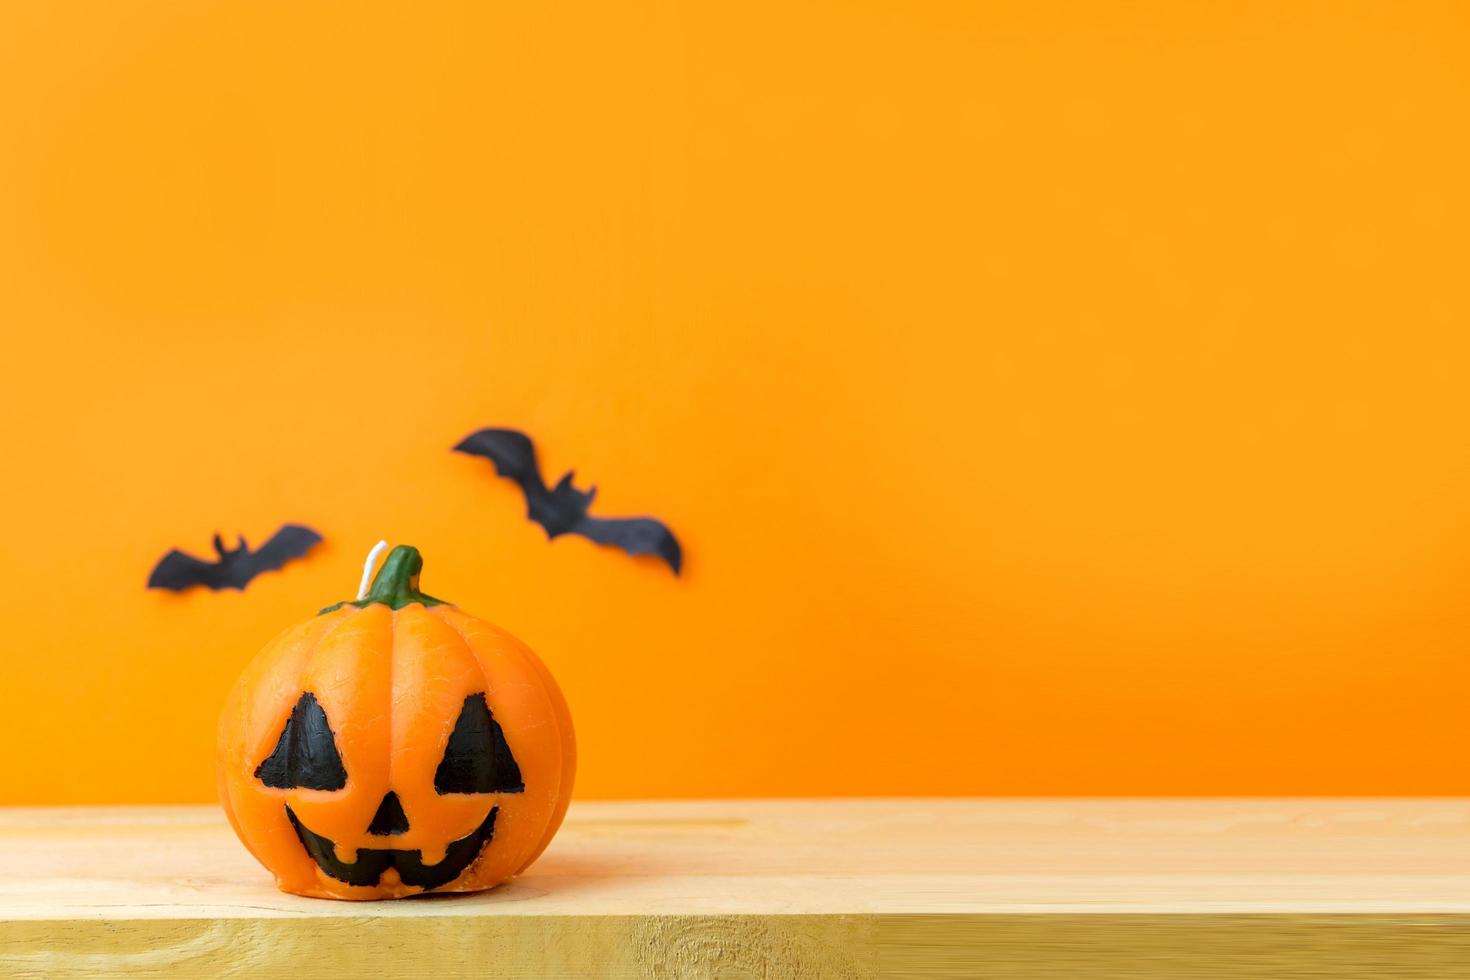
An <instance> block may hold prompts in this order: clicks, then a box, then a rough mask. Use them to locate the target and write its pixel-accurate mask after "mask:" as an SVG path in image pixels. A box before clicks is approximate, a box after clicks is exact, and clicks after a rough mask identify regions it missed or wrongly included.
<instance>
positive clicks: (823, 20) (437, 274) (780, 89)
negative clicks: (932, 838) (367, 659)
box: [0, 0, 1470, 802]
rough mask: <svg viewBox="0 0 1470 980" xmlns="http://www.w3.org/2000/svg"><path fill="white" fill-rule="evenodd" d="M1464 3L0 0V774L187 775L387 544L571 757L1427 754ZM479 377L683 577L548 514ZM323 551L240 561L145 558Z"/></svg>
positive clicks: (1451, 706) (1464, 368)
mask: <svg viewBox="0 0 1470 980" xmlns="http://www.w3.org/2000/svg"><path fill="white" fill-rule="evenodd" d="M1467 42H1470V20H1467V17H1466V14H1465V10H1464V8H1463V5H1460V4H1454V3H1448V2H1447V3H1431V2H1422V3H1395V2H1390V0H1384V2H1380V3H1359V4H1350V3H1349V4H1332V5H1322V4H1306V3H1300V4H1298V3H1286V4H1281V3H1277V2H1260V3H1233V4H1218V3H1177V2H1173V0H1145V2H1142V3H1129V4H1119V3H1107V2H1094V3H1055V2H1053V3H1045V2H1044V3H1039V4H1038V3H1031V2H1029V0H1028V2H1020V0H1017V2H985V3H940V2H933V3H866V4H862V3H849V2H841V3H839V2H825V3H803V4H790V3H767V2H757V3H753V4H725V5H712V4H701V3H683V4H669V3H658V4H646V5H645V4H636V3H635V4H598V3H587V4H572V5H567V4H505V3H502V4H490V5H487V4H482V3H471V2H464V3H457V2H439V3H429V4H371V5H370V4H360V3H328V2H310V3H304V4H303V3H299V2H296V0H291V2H284V0H282V2H222V3H199V2H194V0H178V2H173V0H148V2H143V3H130V4H102V3H97V4H86V3H50V2H40V0H37V2H29V0H27V2H9V3H6V4H4V5H3V6H0V133H3V134H4V150H3V152H0V328H3V330H4V348H3V350H4V357H3V362H0V371H3V385H0V408H3V411H4V419H5V426H4V434H3V436H0V438H3V447H0V448H3V460H4V463H3V465H4V474H5V478H4V480H3V481H0V515H3V516H0V521H3V527H0V532H3V533H0V550H3V554H0V593H3V594H4V595H5V596H6V597H7V599H8V603H9V608H8V610H7V615H6V619H5V626H4V635H5V640H4V647H3V649H4V652H3V653H0V657H3V683H0V718H3V719H4V732H5V737H4V738H3V740H0V800H3V801H4V802H43V801H171V800H202V799H208V798H210V796H211V794H212V788H211V786H212V784H211V775H210V765H211V753H212V731H213V724H214V717H215V713H216V710H217V708H218V704H219V702H220V700H221V698H222V696H223V694H224V692H225V690H226V688H227V686H228V685H229V684H230V682H231V681H232V680H233V678H234V676H235V675H236V673H237V672H238V671H239V670H240V668H241V666H242V665H243V664H244V663H245V661H246V660H247V659H248V658H249V657H250V656H251V655H252V654H253V653H254V651H255V650H256V649H257V648H259V647H260V645H261V644H262V643H263V642H264V641H265V640H266V639H267V638H268V637H270V636H271V635H272V634H274V633H275V632H276V631H278V630H279V629H281V628H283V627H284V626H286V625H288V624H290V623H292V622H295V621H297V620H299V619H302V618H305V617H307V616H310V615H311V614H312V613H313V612H314V611H315V610H316V609H317V608H318V607H320V606H322V605H325V604H326V603H329V602H333V601H336V600H339V599H342V598H346V597H347V596H348V595H349V593H350V592H351V591H352V589H353V588H354V586H355V583H356V579H357V574H358V569H359V566H360V562H361V560H362V555H363V552H364V551H365V550H366V548H367V547H368V546H369V545H370V544H371V543H372V542H373V541H375V540H377V538H378V537H380V536H382V537H387V538H389V539H391V540H392V541H395V542H408V543H413V544H417V545H418V546H420V547H421V548H422V549H423V551H424V552H425V555H426V557H427V570H426V574H425V579H424V582H425V586H426V588H428V589H429V590H430V591H432V592H434V593H438V594H441V595H445V596H448V597H451V598H454V599H455V600H457V601H458V602H459V603H460V604H461V605H462V606H464V607H466V608H468V609H470V610H471V611H475V612H478V613H480V614H481V615H484V616H486V617H488V618H491V619H493V620H494V621H496V622H498V623H500V624H501V625H503V626H506V627H507V628H509V629H511V630H512V631H513V632H515V633H517V634H519V635H521V636H522V637H523V638H525V639H526V640H527V641H528V642H530V643H531V644H532V645H533V646H534V647H535V648H536V649H537V650H539V651H540V652H541V653H542V655H543V656H544V658H545V659H546V660H547V661H548V663H549V664H550V665H551V667H552V669H553V670H554V672H555V673H556V674H557V676H558V677H559V678H560V679H561V680H562V682H563V684H564V686H565V688H566V691H567V694H568V696H569V698H570V700H571V702H572V707H573V711H574V714H575V716H576V718H577V720H578V723H579V729H580V735H581V740H582V745H583V750H584V767H583V770H582V775H581V781H580V785H579V790H580V792H581V794H582V795H584V796H591V797H625V796H647V795H655V796H663V795H685V794H691V795H704V794H770V795H786V794H837V793H842V794H887V793H934V794H952V793H1446V792H1454V793H1466V792H1470V767H1467V766H1466V764H1465V758H1466V747H1467V745H1466V743H1467V734H1466V710H1465V704H1466V696H1467V688H1470V612H1467V610H1470V451H1467V449H1466V445H1467V442H1470V382H1467V378H1470V291H1467V289H1466V274H1467V273H1466V270H1467V261H1466V260H1467V258H1470V254H1467V253H1470V250H1467V247H1466V229H1467V228H1470V181H1467V180H1466V174H1467V173H1470V143H1467V136H1466V133H1467V130H1466V126H1465V120H1466V116H1467V109H1470V68H1467V66H1470V43H1467ZM490 424H501V425H513V426H519V427H523V428H525V429H527V430H528V431H530V432H531V433H532V434H533V435H534V436H536V437H537V439H538V440H539V441H540V442H541V444H542V446H543V448H544V452H545V456H546V458H547V459H546V461H547V463H548V467H549V468H550V469H551V470H553V471H554V472H559V471H560V468H566V467H571V466H575V467H576V468H577V471H578V474H579V477H580V478H582V479H583V480H586V481H592V482H596V483H597V484H598V485H599V486H600V487H601V497H600V498H599V504H600V505H602V507H603V510H604V512H606V513H614V514H615V513H618V512H627V511H642V510H646V511H649V512H652V513H654V514H658V515H660V516H663V517H665V518H666V519H667V520H668V521H669V522H670V523H671V524H672V525H673V526H674V527H675V528H677V529H678V530H679V531H680V532H681V534H682V535H683V537H684V540H685V542H686V544H687V548H688V552H689V560H688V572H687V575H686V576H685V577H684V578H683V579H681V580H677V581H676V580H674V579H673V578H672V577H671V576H670V575H668V574H667V573H666V572H665V571H663V570H662V569H661V568H660V567H658V566H657V565H655V564H652V563H638V562H632V561H629V560H626V559H624V558H621V557H619V556H617V555H615V554H612V553H608V552H604V551H600V550H598V549H596V548H594V547H592V546H591V545H589V544H586V543H585V542H581V541H577V540H561V541H557V542H556V543H554V544H551V545H548V544H547V543H546V542H545V541H544V540H543V539H542V538H541V536H540V534H539V532H538V531H537V530H536V529H535V528H533V527H532V526H530V525H528V524H527V523H526V522H525V520H524V519H523V517H522V514H521V504H520V502H519V501H518V500H517V498H516V496H515V494H514V491H513V490H512V489H511V488H510V487H509V486H507V485H506V484H504V483H501V482H498V481H496V480H494V479H493V478H492V477H491V474H490V472H489V466H488V464H485V463H482V462H479V461H476V460H472V459H468V458H466V457H463V456H457V455H454V454H451V453H450V452H449V451H448V447H449V446H450V445H451V444H452V443H453V442H454V441H455V440H457V439H458V438H459V437H460V436H462V435H464V434H465V433H467V432H468V431H470V430H472V429H474V428H477V427H479V426H482V425H490ZM283 520H298V521H304V522H307V523H310V524H313V525H316V526H318V527H320V528H321V529H322V530H323V531H324V532H325V533H326V534H327V535H328V537H329V538H330V544H329V545H328V546H327V547H326V548H324V549H323V550H321V551H320V552H319V553H318V554H317V555H316V556H314V557H313V558H312V559H311V560H309V561H308V562H306V563H303V564H299V565H296V566H293V567H291V568H290V569H289V570H288V571H286V572H284V573H282V574H279V575H272V576H268V577H266V578H263V579H261V580H260V581H258V582H257V583H256V585H255V586H254V587H253V588H252V589H251V590H250V591H249V592H247V593H245V594H243V595H237V594H223V595H213V594H208V593H203V594H189V595H187V596H184V597H182V598H178V597H173V596H169V595H163V594H157V593H149V592H145V591H144V590H143V588H142V584H143V581H144V579H145V577H146V576H147V573H148V570H149V568H150V566H151V564H152V562H153V560H154V559H155V558H156V557H157V556H158V555H159V554H161V553H162V552H163V551H164V550H166V549H167V548H169V547H170V546H174V545H179V546H184V547H187V548H190V549H194V550H203V549H205V548H207V544H208V538H209V535H210V533H211V532H212V531H213V530H214V529H215V528H217V527H218V528H220V529H221V530H224V531H227V532H234V531H242V532H244V533H245V534H246V535H247V536H250V537H252V538H254V539H257V540H258V539H259V538H261V537H262V536H263V535H265V534H267V533H268V532H269V531H271V530H272V529H273V528H274V527H275V526H276V525H277V524H279V523H280V522H281V521H283Z"/></svg>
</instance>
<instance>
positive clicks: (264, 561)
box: [148, 524, 322, 592]
mask: <svg viewBox="0 0 1470 980" xmlns="http://www.w3.org/2000/svg"><path fill="white" fill-rule="evenodd" d="M321 540H322V536H321V535H320V534H318V533H316V532H315V531H313V530H312V529H311V528H309V527H302V526H301V525H300V524H285V525H283V526H282V527H281V529H280V530H279V531H277V532H276V533H275V534H273V535H271V539H270V540H269V541H267V542H266V543H265V544H263V545H261V547H260V550H259V551H251V550H250V546H249V545H247V544H246V543H245V538H244V537H243V536H242V537H241V538H240V544H239V546H238V547H235V548H226V547H225V542H224V540H223V539H222V538H221V537H220V536H219V535H218V534H216V535H215V536H214V550H215V551H217V552H218V553H219V558H218V560H216V561H205V560H204V559H202V558H195V557H194V556H193V555H187V554H185V553H184V552H182V551H179V550H178V549H177V548H175V549H174V550H173V551H170V552H169V553H168V554H166V555H164V556H163V558H162V559H160V560H159V562H158V564H157V565H155V566H153V574H152V575H149V576H148V588H150V589H172V590H173V591H174V592H182V591H184V590H185V589H187V588H189V587H190V586H194V585H203V586H205V587H206V588H209V589H213V590H216V591H217V590H219V589H244V588H245V586H246V585H248V584H250V580H251V579H253V578H255V576H257V575H259V574H260V573H261V572H273V571H275V570H276V569H278V568H280V567H281V566H282V565H284V564H286V562H288V561H290V560H292V559H293V558H300V557H301V556H302V555H304V554H306V553H307V552H308V551H310V550H311V549H312V547H313V546H314V545H316V544H317V543H319V542H320V541H321Z"/></svg>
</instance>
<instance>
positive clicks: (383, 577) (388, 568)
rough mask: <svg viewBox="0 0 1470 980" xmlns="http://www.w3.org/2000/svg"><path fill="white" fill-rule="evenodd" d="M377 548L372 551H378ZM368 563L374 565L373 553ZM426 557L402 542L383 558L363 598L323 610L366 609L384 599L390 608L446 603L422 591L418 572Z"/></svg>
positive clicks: (383, 602) (421, 568)
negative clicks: (351, 607)
mask: <svg viewBox="0 0 1470 980" xmlns="http://www.w3.org/2000/svg"><path fill="white" fill-rule="evenodd" d="M377 550H378V549H377V548H374V549H373V551H374V552H377ZM368 565H369V567H371V565H372V557H371V556H370V557H369V559H368ZM423 568H424V559H423V557H422V556H421V555H420V554H419V549H417V548H415V547H413V546H412V545H407V544H401V545H399V546H398V547H396V548H394V549H393V550H392V551H390V552H388V557H387V558H386V559H384V560H383V567H382V568H380V569H378V574H377V576H376V577H374V579H373V584H372V587H371V588H369V589H368V590H367V594H366V595H364V596H363V597H362V598H361V599H358V600H356V601H352V602H339V603H337V604H336V605H333V606H328V607H327V608H325V609H323V610H322V612H324V613H329V612H331V611H332V610H334V609H340V608H342V607H343V606H356V607H358V608H359V609H365V608H366V607H368V606H370V605H372V604H373V603H379V602H380V603H382V604H383V605H385V606H387V607H388V608H389V609H402V608H403V607H404V606H408V605H412V604H413V603H415V602H417V603H420V604H422V605H425V606H442V605H445V602H444V600H443V599H435V598H434V597H433V596H431V595H425V594H424V593H422V592H420V591H419V572H421V571H423Z"/></svg>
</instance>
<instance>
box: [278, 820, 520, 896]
mask: <svg viewBox="0 0 1470 980" xmlns="http://www.w3.org/2000/svg"><path fill="white" fill-rule="evenodd" d="M499 812H500V807H498V806H496V807H491V808H490V813H489V814H488V815H487V816H486V817H485V821H484V822H483V823H481V824H480V826H478V827H476V828H475V829H474V830H473V831H471V832H470V833H469V834H468V835H466V836H464V837H461V838H460V839H459V840H457V841H455V842H454V843H452V844H450V845H449V847H448V848H446V849H445V851H444V860H442V861H440V862H439V863H437V864H425V863H424V856H423V852H422V851H419V850H418V849H414V850H412V851H400V850H397V849H395V848H387V847H383V848H372V847H362V848H358V851H357V860H356V861H339V860H337V845H336V844H334V843H332V841H330V840H328V839H327V838H325V837H323V836H321V835H320V834H315V833H312V832H311V830H309V829H308V828H307V826H306V825H305V824H303V823H302V822H301V821H300V819H298V818H297V816H296V814H294V813H292V812H291V804H289V803H287V804H286V816H287V817H288V818H289V819H290V821H291V826H293V827H295V828H296V836H297V837H300V838H301V846H302V847H304V848H306V853H307V854H310V855H311V857H312V860H314V861H315V862H316V863H317V866H318V867H320V868H321V869H322V870H323V871H325V872H326V873H327V874H329V875H331V876H332V877H333V878H336V879H337V880H338V881H345V882H347V884H349V885H368V886H371V885H376V884H377V883H378V879H379V878H381V877H382V876H383V872H384V871H387V870H388V869H389V868H393V869H394V870H396V871H397V872H398V880H399V881H402V882H403V883H404V884H405V885H415V886H417V887H419V888H422V889H424V890H425V891H428V890H429V889H431V888H438V887H440V886H441V885H447V884H449V883H450V882H451V881H453V880H454V879H456V878H458V877H459V876H460V875H461V874H463V873H464V870H465V868H468V867H469V866H470V865H471V864H474V863H475V859H476V858H477V857H479V856H480V852H481V851H482V850H484V849H485V845H486V844H488V843H490V839H491V838H492V837H494V836H495V815H496V814H497V813H499Z"/></svg>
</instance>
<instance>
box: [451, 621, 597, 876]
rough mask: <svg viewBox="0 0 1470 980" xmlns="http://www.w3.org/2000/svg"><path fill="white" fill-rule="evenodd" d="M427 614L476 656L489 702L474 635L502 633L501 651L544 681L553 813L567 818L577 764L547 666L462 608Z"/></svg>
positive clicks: (553, 822) (553, 825)
mask: <svg viewBox="0 0 1470 980" xmlns="http://www.w3.org/2000/svg"><path fill="white" fill-rule="evenodd" d="M428 612H429V614H430V615H433V616H437V617H438V618H439V619H441V620H443V621H444V623H445V624H446V625H448V626H449V628H450V629H452V630H453V631H454V632H455V633H456V634H457V635H458V636H459V637H460V639H461V640H462V641H463V643H464V645H465V647H466V649H468V650H469V652H470V655H471V656H472V657H474V659H475V663H476V664H478V665H479V668H480V672H481V674H482V675H483V676H484V678H485V693H486V698H487V701H488V700H489V699H490V698H491V697H492V696H493V694H494V691H495V681H494V678H492V677H491V676H490V671H489V669H488V668H487V667H486V664H485V660H484V658H482V657H481V656H480V652H479V650H477V649H476V648H475V644H474V643H473V642H472V641H471V639H470V633H471V632H484V633H487V634H490V635H492V636H493V635H494V634H497V633H499V634H503V635H505V636H507V637H509V638H510V639H511V641H512V642H510V643H507V644H505V645H504V646H502V647H501V650H502V651H503V652H504V653H506V654H507V655H508V658H509V659H510V660H512V661H514V662H515V663H516V664H517V665H518V666H519V667H520V669H521V670H523V671H524V672H525V673H526V675H527V676H528V677H532V678H535V679H536V680H538V681H541V683H540V684H538V685H535V687H536V690H537V691H538V693H539V694H540V696H541V698H542V699H543V700H544V701H545V703H546V706H547V709H548V710H547V712H546V717H547V718H548V720H549V721H550V722H551V724H552V726H553V727H554V728H555V729H556V735H557V738H556V759H557V772H558V774H559V784H558V786H557V793H556V795H555V796H554V797H553V798H552V803H551V805H552V812H553V813H554V814H555V813H560V814H562V815H565V813H566V799H565V796H566V795H568V794H565V792H564V789H565V787H567V786H568V784H569V782H570V777H571V775H572V773H571V771H570V767H571V766H573V765H575V756H573V757H572V758H568V753H567V752H566V744H567V743H566V741H565V740H564V739H563V738H562V736H563V734H564V733H563V731H562V725H563V721H562V718H561V716H560V712H559V710H558V705H557V699H556V698H554V697H553V696H552V694H551V692H550V691H549V690H547V688H546V682H547V681H548V680H549V679H550V676H551V675H550V672H549V671H547V670H546V667H545V665H544V664H541V663H540V660H539V658H537V657H536V654H535V653H534V652H532V651H530V650H529V649H523V644H522V643H521V641H520V640H519V639H517V638H516V637H515V636H514V635H513V634H510V633H507V632H506V631H505V630H503V629H501V628H500V627H498V626H494V625H492V624H490V623H488V622H486V621H485V620H482V619H479V618H478V617H475V616H471V615H470V614H469V613H467V612H465V611H464V610H462V609H459V608H458V607H456V606H445V607H444V608H443V609H437V608H436V609H430V610H428ZM533 661H534V662H533ZM551 683H552V684H555V681H554V680H552V681H551ZM560 824H561V819H560V817H555V816H553V817H552V818H551V819H549V820H548V822H547V829H546V832H545V833H543V834H542V836H541V839H540V840H539V841H537V842H536V843H535V844H534V845H533V846H532V848H531V849H530V850H529V852H528V853H527V854H526V855H525V857H524V858H523V859H522V860H521V861H519V862H517V865H516V867H515V870H514V871H512V872H511V874H512V875H518V874H520V873H521V872H522V871H524V870H525V869H526V868H527V867H529V866H530V865H531V863H532V862H534V861H535V860H536V858H538V857H540V856H541V852H542V851H544V850H545V849H546V845H547V844H548V843H550V842H551V838H552V836H554V835H555V833H556V831H557V829H558V827H559V826H560Z"/></svg>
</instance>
